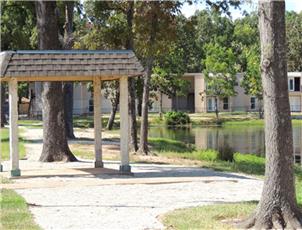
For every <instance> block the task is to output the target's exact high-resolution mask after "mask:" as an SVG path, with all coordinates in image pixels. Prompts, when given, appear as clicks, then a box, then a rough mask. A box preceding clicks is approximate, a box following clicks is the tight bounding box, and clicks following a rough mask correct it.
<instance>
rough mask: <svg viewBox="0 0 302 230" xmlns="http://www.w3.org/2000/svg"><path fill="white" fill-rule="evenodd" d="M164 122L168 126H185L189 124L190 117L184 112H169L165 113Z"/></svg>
mask: <svg viewBox="0 0 302 230" xmlns="http://www.w3.org/2000/svg"><path fill="white" fill-rule="evenodd" d="M165 122H166V124H167V125H169V126H177V125H186V124H189V123H190V122H191V121H190V117H189V115H188V114H186V113H184V112H176V111H171V112H167V113H165Z"/></svg>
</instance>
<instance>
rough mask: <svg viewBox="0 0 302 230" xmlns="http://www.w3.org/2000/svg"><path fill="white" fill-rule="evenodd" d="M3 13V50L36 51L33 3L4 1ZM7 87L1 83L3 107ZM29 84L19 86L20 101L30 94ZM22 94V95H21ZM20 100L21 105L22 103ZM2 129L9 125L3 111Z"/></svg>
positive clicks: (0, 10)
mask: <svg viewBox="0 0 302 230" xmlns="http://www.w3.org/2000/svg"><path fill="white" fill-rule="evenodd" d="M0 8H1V9H0V12H1V50H18V49H27V50H30V49H35V48H36V47H37V44H36V43H37V42H36V27H35V23H36V16H35V5H34V3H33V2H24V1H23V2H22V1H20V2H18V1H2V2H1V4H0ZM6 88H7V87H5V85H4V84H3V83H1V93H2V99H1V105H0V106H1V107H2V108H4V103H5V98H6V97H5V91H6ZM27 89H28V83H21V84H18V92H19V96H20V97H19V99H20V100H21V97H22V96H24V95H27V94H28V90H27ZM21 92H22V94H21ZM20 100H19V103H20ZM1 111H2V112H1V122H0V123H1V127H2V126H4V124H6V123H7V121H6V118H5V115H4V111H3V110H1Z"/></svg>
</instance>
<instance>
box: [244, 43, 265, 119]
mask: <svg viewBox="0 0 302 230" xmlns="http://www.w3.org/2000/svg"><path fill="white" fill-rule="evenodd" d="M246 59H247V63H246V73H245V75H244V77H243V81H242V82H241V86H242V87H243V88H244V90H245V93H246V94H248V95H252V96H255V97H256V98H257V99H258V101H259V118H260V119H262V118H263V108H262V100H263V89H262V82H261V73H260V54H259V49H258V46H257V47H251V48H249V49H248V50H247V51H246Z"/></svg>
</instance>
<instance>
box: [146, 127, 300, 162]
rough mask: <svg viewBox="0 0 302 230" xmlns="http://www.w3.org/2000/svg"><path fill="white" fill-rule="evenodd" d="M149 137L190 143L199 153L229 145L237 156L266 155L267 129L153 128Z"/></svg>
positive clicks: (297, 135)
mask: <svg viewBox="0 0 302 230" xmlns="http://www.w3.org/2000/svg"><path fill="white" fill-rule="evenodd" d="M301 134H302V124H301V125H295V126H293V137H294V139H293V140H294V154H295V161H296V162H297V163H301V158H302V151H301V150H302V140H301V138H302V135H301ZM149 136H150V137H161V138H169V139H174V140H178V141H183V142H185V143H191V144H194V145H195V146H196V148H197V149H218V148H219V146H224V145H226V144H228V145H229V146H230V147H232V148H233V149H234V150H235V151H236V152H240V153H252V154H256V155H258V156H264V155H265V144H264V127H261V126H246V125H240V126H239V125H234V126H226V127H192V128H177V129H171V128H166V127H151V128H150V129H149Z"/></svg>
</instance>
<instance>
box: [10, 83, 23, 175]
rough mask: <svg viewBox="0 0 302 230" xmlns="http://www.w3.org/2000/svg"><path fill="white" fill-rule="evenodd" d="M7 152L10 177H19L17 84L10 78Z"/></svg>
mask: <svg viewBox="0 0 302 230" xmlns="http://www.w3.org/2000/svg"><path fill="white" fill-rule="evenodd" d="M8 87H9V150H10V164H11V176H20V175H21V173H20V169H19V148H18V147H19V146H18V82H17V79H15V78H12V79H11V80H10V81H9V83H8Z"/></svg>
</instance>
